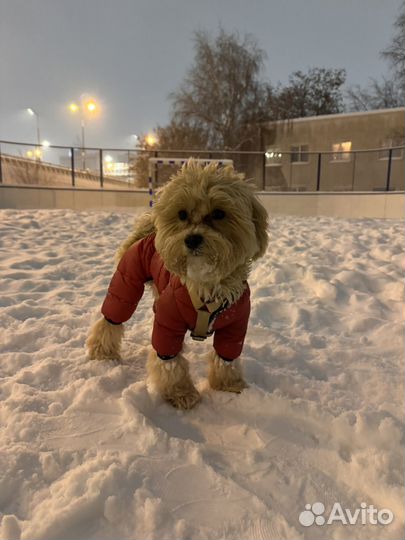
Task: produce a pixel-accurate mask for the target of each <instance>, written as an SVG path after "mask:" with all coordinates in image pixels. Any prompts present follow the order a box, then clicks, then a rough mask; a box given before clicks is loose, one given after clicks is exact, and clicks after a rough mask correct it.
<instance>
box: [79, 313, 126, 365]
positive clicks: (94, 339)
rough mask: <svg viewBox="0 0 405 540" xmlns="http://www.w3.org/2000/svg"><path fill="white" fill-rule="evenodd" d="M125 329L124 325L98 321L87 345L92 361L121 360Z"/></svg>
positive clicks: (103, 320)
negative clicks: (120, 351)
mask: <svg viewBox="0 0 405 540" xmlns="http://www.w3.org/2000/svg"><path fill="white" fill-rule="evenodd" d="M123 332H124V329H123V327H122V325H113V324H110V323H109V322H108V321H106V320H105V319H100V320H98V321H97V322H96V323H95V324H94V326H93V327H92V329H91V331H90V335H89V337H88V338H87V341H86V345H87V351H88V357H89V359H90V360H121V356H120V353H119V350H120V344H121V340H122V336H123Z"/></svg>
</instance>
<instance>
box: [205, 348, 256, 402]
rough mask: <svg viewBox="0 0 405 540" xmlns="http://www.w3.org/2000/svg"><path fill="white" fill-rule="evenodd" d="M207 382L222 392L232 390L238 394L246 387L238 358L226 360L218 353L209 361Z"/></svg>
mask: <svg viewBox="0 0 405 540" xmlns="http://www.w3.org/2000/svg"><path fill="white" fill-rule="evenodd" d="M208 382H209V383H210V386H211V388H212V389H213V390H220V391H222V392H234V393H235V394H240V393H241V392H242V390H244V389H245V388H248V384H247V383H246V382H245V380H244V378H243V375H242V370H241V367H240V365H239V361H238V360H234V361H233V362H226V361H224V360H222V359H221V358H220V357H219V356H218V355H214V356H213V357H212V359H211V361H210V369H209V372H208Z"/></svg>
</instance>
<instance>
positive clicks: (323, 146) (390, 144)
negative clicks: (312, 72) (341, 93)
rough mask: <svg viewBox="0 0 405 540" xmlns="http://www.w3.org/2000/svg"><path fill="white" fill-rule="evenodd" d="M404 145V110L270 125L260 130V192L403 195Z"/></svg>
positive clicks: (306, 119) (310, 118) (337, 115)
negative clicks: (392, 192) (394, 192)
mask: <svg viewBox="0 0 405 540" xmlns="http://www.w3.org/2000/svg"><path fill="white" fill-rule="evenodd" d="M404 141H405V107H401V108H396V109H383V110H376V111H366V112H354V113H348V114H333V115H325V116H314V117H308V118H297V119H293V120H281V121H277V122H270V123H268V124H266V125H264V126H261V144H262V148H261V150H262V151H264V152H265V163H264V186H263V187H264V188H265V189H267V190H276V191H316V190H317V189H320V190H321V191H342V190H350V191H352V190H353V191H373V190H374V191H375V190H383V189H386V187H387V185H388V184H389V189H390V190H404V178H405V170H404ZM398 147H400V148H398ZM390 148H392V150H389V149H390Z"/></svg>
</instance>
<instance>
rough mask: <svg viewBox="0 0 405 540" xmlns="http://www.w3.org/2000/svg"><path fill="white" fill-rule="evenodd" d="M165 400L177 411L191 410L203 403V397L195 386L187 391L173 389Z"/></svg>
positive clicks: (166, 395) (165, 396)
mask: <svg viewBox="0 0 405 540" xmlns="http://www.w3.org/2000/svg"><path fill="white" fill-rule="evenodd" d="M163 398H164V399H165V400H166V401H167V402H168V403H170V405H172V406H173V407H175V408H176V409H183V410H189V409H192V408H193V407H195V406H196V405H197V403H199V402H200V401H201V395H200V393H199V392H198V390H197V389H196V388H195V387H194V386H193V387H190V388H187V389H184V388H182V389H176V388H173V389H172V390H171V392H170V393H166V394H165V395H164V396H163Z"/></svg>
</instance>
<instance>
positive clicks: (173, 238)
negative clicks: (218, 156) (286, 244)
mask: <svg viewBox="0 0 405 540" xmlns="http://www.w3.org/2000/svg"><path fill="white" fill-rule="evenodd" d="M153 220H154V225H155V228H156V239H155V245H156V249H157V251H158V252H159V254H160V256H161V257H162V259H163V261H164V263H165V266H166V268H167V269H168V270H169V271H170V272H172V273H174V274H176V275H178V276H180V278H183V279H185V278H187V279H188V280H190V281H193V282H198V283H206V284H216V283H219V282H220V281H221V280H222V279H223V278H224V277H226V276H228V275H230V274H231V273H232V272H233V270H235V269H236V268H237V267H239V266H241V265H246V264H248V263H249V261H250V260H252V259H256V258H258V257H259V256H261V255H262V254H263V253H264V251H265V250H266V247H267V213H266V210H265V209H264V208H263V206H262V205H261V204H260V203H259V202H258V200H257V199H256V197H255V195H254V192H253V189H252V187H251V186H250V185H249V184H247V183H246V182H245V181H244V177H243V175H240V174H237V173H235V171H234V170H233V168H232V167H226V168H219V167H218V166H217V165H216V164H210V165H207V166H205V167H202V166H200V165H199V164H198V163H196V162H195V161H192V160H190V161H189V162H188V164H186V165H185V166H184V167H183V168H182V169H181V170H180V171H179V172H178V173H177V175H175V176H174V177H173V178H172V179H171V180H170V182H169V183H168V184H166V186H164V187H163V188H162V189H161V190H160V192H158V199H157V202H156V205H155V206H154V209H153Z"/></svg>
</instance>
